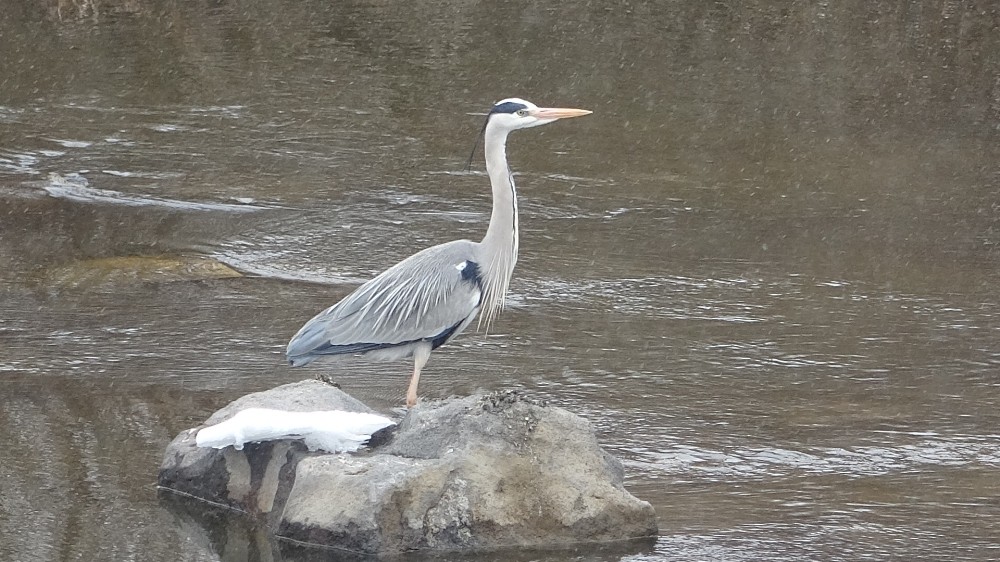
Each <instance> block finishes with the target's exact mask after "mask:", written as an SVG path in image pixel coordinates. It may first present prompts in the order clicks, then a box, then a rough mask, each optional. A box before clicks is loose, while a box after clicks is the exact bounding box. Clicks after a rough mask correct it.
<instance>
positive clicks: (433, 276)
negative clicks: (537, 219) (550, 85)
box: [286, 98, 591, 407]
mask: <svg viewBox="0 0 1000 562" xmlns="http://www.w3.org/2000/svg"><path fill="white" fill-rule="evenodd" d="M589 113H591V112H590V111H587V110H584V109H567V108H547V107H538V106H536V105H535V104H533V103H531V102H529V101H525V100H522V99H519V98H509V99H505V100H502V101H499V102H497V103H496V104H495V105H494V106H493V108H492V110H490V113H489V115H488V116H487V118H486V125H485V126H484V127H483V135H484V137H485V141H484V143H485V152H486V171H487V173H488V174H489V177H490V184H491V185H492V187H493V213H492V214H491V215H490V224H489V227H488V228H487V229H486V236H484V237H483V240H482V242H472V241H469V240H455V241H453V242H446V243H444V244H439V245H437V246H433V247H430V248H427V249H426V250H423V251H421V252H418V253H416V254H414V255H412V256H410V257H408V258H406V259H404V260H403V261H401V262H399V263H397V264H396V265H394V266H392V267H390V268H389V269H387V270H386V271H384V272H382V273H381V274H380V275H378V276H377V277H375V278H374V279H372V280H370V281H368V282H366V283H365V284H363V285H361V286H360V287H358V288H357V289H356V290H355V291H354V292H353V293H351V294H349V295H347V296H346V297H344V299H343V300H341V301H340V302H338V303H337V304H335V305H333V306H331V307H330V308H328V309H326V310H324V311H323V312H320V313H319V314H317V315H316V316H315V317H313V318H312V320H309V321H308V322H306V324H305V325H304V326H302V328H301V329H300V330H299V331H298V333H296V334H295V336H294V337H292V339H291V341H290V342H288V349H287V351H286V355H287V357H288V361H289V363H291V365H292V366H293V367H297V366H300V365H306V364H308V363H310V362H312V361H314V360H316V359H318V358H320V357H325V356H334V357H337V356H341V357H342V356H349V355H358V354H360V355H366V356H369V357H371V358H374V359H382V360H397V359H404V358H408V357H412V358H413V377H412V378H411V379H410V386H409V389H408V390H407V392H406V405H407V406H408V407H412V406H414V405H415V404H416V403H417V384H418V382H419V381H420V370H421V369H422V368H423V367H424V365H425V364H426V363H427V360H428V359H429V358H430V354H431V351H433V350H434V349H437V348H438V347H440V346H441V345H443V344H445V343H447V342H449V341H451V340H452V339H453V338H455V336H457V335H458V334H460V333H461V332H462V330H464V329H465V328H466V327H468V325H469V324H470V323H471V322H472V320H473V319H475V318H476V315H477V314H478V313H479V312H480V310H481V309H482V310H483V316H482V318H480V324H485V325H486V327H487V329H488V328H489V325H490V323H491V322H492V321H493V320H494V319H495V318H496V316H497V315H498V314H499V313H500V311H501V310H503V306H504V298H505V296H506V294H507V287H508V284H509V283H510V277H511V274H512V273H513V271H514V263H515V262H516V261H517V245H518V233H517V228H518V225H517V191H516V189H515V187H514V179H513V177H512V176H511V172H510V168H509V167H508V166H507V155H506V143H507V135H508V134H510V133H511V132H512V131H516V130H518V129H527V128H529V127H537V126H539V125H545V124H547V123H552V122H553V121H556V120H558V119H566V118H569V117H580V116H583V115H587V114H589Z"/></svg>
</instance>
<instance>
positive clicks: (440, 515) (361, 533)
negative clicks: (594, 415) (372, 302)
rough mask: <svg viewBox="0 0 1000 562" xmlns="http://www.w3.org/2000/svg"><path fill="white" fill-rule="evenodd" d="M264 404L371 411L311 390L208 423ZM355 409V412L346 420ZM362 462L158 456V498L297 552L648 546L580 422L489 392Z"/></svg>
mask: <svg viewBox="0 0 1000 562" xmlns="http://www.w3.org/2000/svg"><path fill="white" fill-rule="evenodd" d="M250 406H261V407H268V408H277V409H289V410H295V411H309V410H328V409H344V410H349V411H370V410H369V409H368V408H367V407H365V406H364V405H363V404H361V403H360V402H358V401H356V400H354V399H353V398H351V397H350V396H349V395H347V394H345V393H343V392H341V391H340V390H339V389H336V388H333V387H331V386H329V385H326V384H323V383H320V382H317V381H304V382H301V383H296V384H291V385H285V386H282V387H278V388H276V389H273V390H270V391H267V392H264V393H259V394H256V395H250V396H247V397H244V398H242V399H240V400H238V401H236V402H234V403H233V404H230V405H229V406H227V407H226V408H224V409H223V410H220V411H219V412H218V413H216V415H214V416H212V418H210V419H209V421H208V422H207V423H216V422H219V421H222V420H223V419H225V418H227V417H228V416H231V415H233V414H234V413H235V412H236V411H239V410H242V409H244V408H246V407H250ZM351 408H354V409H351ZM372 442H373V443H372V444H371V448H370V450H369V451H368V452H367V453H359V454H353V455H346V454H340V455H334V454H316V453H308V452H307V451H306V450H305V447H304V446H302V445H301V444H300V443H297V442H295V441H288V440H286V441H276V442H268V443H260V444H255V445H248V446H247V447H246V448H245V449H244V450H243V451H236V450H234V449H233V448H232V447H227V448H225V449H222V450H215V449H204V448H198V447H196V446H194V433H191V432H183V433H182V434H181V435H179V436H178V437H177V438H176V439H175V440H174V441H173V442H172V443H171V444H170V446H169V447H168V448H167V452H166V455H165V458H164V462H163V465H162V466H161V469H160V477H159V483H160V486H161V487H162V488H165V489H168V490H173V491H177V492H181V493H183V494H185V495H189V496H192V497H195V498H199V499H202V500H206V501H210V502H213V503H216V504H221V505H227V506H229V507H232V508H236V509H239V510H242V511H246V512H250V513H253V514H257V515H260V516H262V517H263V519H264V520H265V521H266V522H267V524H268V525H269V526H270V528H271V529H272V530H273V531H274V532H275V533H276V534H277V535H278V536H280V537H284V538H287V539H291V540H293V541H295V542H298V543H304V544H313V545H322V546H329V547H336V548H340V549H346V550H350V551H353V552H357V553H365V554H376V553H391V552H403V551H411V550H449V551H453V550H493V549H497V548H501V547H553V546H571V545H578V544H579V543H582V542H609V541H620V540H624V539H634V538H640V537H649V536H654V535H655V534H656V532H657V527H656V518H655V514H654V512H653V509H652V507H651V506H650V504H649V503H647V502H643V501H640V500H638V499H636V498H635V497H634V496H632V495H631V494H629V493H628V492H627V491H626V490H625V489H624V487H623V486H622V478H623V470H622V466H621V463H620V462H618V461H617V460H616V459H615V458H613V457H612V456H611V455H609V454H607V453H606V452H605V451H604V450H603V449H601V447H600V446H599V445H598V443H597V440H596V437H595V436H594V432H593V429H592V428H591V427H590V424H589V423H588V422H587V421H586V420H584V419H583V418H580V417H579V416H576V415H574V414H572V413H570V412H568V411H566V410H564V409H561V408H556V407H550V406H546V405H544V404H540V403H536V402H533V401H530V400H527V399H525V398H523V397H521V396H520V395H518V394H517V393H514V392H500V393H492V394H488V395H479V396H471V397H468V398H460V399H451V400H445V401H440V402H431V403H423V404H420V405H418V406H417V407H415V408H413V409H411V410H410V411H409V412H408V413H407V415H406V417H404V418H403V420H402V421H401V422H400V423H399V425H398V426H395V427H391V428H387V429H386V430H383V432H381V433H379V434H376V435H375V436H373V438H372Z"/></svg>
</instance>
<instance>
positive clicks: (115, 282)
mask: <svg viewBox="0 0 1000 562" xmlns="http://www.w3.org/2000/svg"><path fill="white" fill-rule="evenodd" d="M242 276H243V275H242V274H241V273H240V272H238V271H236V270H235V269H233V268H231V267H229V266H228V265H226V264H224V263H222V262H220V261H217V260H214V259H212V258H208V257H205V256H185V255H177V256H118V257H110V258H94V259H87V260H80V261H76V262H72V263H69V264H64V265H60V266H56V267H52V268H49V269H47V270H44V271H42V272H41V274H40V276H39V281H40V282H41V283H42V284H44V285H45V286H47V287H54V288H58V289H92V288H94V287H98V286H108V285H110V286H119V285H124V284H128V283H170V282H176V281H197V280H201V279H227V278H231V277H242Z"/></svg>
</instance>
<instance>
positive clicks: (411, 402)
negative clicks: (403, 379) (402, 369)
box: [406, 344, 431, 408]
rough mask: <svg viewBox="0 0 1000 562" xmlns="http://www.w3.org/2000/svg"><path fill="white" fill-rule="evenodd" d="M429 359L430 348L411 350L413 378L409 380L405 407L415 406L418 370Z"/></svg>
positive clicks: (419, 347)
mask: <svg viewBox="0 0 1000 562" xmlns="http://www.w3.org/2000/svg"><path fill="white" fill-rule="evenodd" d="M430 357H431V346H430V344H427V345H420V346H418V347H417V348H416V349H414V350H413V377H412V378H410V388H408V389H407V390H406V407H407V408H412V407H414V406H416V405H417V383H419V382H420V370H421V369H423V368H424V365H426V364H427V360H428V359H430Z"/></svg>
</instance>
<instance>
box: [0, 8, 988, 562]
mask: <svg viewBox="0 0 1000 562" xmlns="http://www.w3.org/2000/svg"><path fill="white" fill-rule="evenodd" d="M997 21H998V13H997V11H996V8H995V7H993V6H992V5H991V4H989V3H984V2H978V3H977V2H970V3H961V2H951V1H944V2H907V3H894V2H893V3H890V2H861V1H854V2H845V3H827V2H817V3H801V2H800V3H788V4H786V5H782V6H778V5H775V4H774V3H771V2H742V3H732V2H729V3H727V2H714V3H708V2H686V3H684V2H653V3H646V4H630V3H627V2H626V3H621V2H617V3H616V2H600V1H598V2H589V3H554V4H551V3H550V4H538V3H530V2H503V3H494V2H483V3H468V2H466V3H455V2H447V1H435V2H425V3H418V4H401V3H384V2H327V1H318V0H317V1H313V0H295V1H291V0H289V1H278V0H275V1H263V2H241V1H233V2H230V1H221V2H206V3H198V2H195V3H191V2H182V3H178V2H170V1H166V0H164V1H159V0H157V1H153V2H132V1H128V0H108V1H105V2H101V3H96V2H88V1H82V2H63V1H61V0H60V1H57V0H19V1H15V2H13V3H12V4H11V6H9V7H7V8H4V11H3V14H2V15H0V55H2V56H0V312H2V314H0V381H2V382H3V387H4V391H3V392H2V393H0V449H2V450H3V451H5V453H3V454H2V455H0V559H4V560H18V561H21V560H25V561H34V560H71V559H72V560H76V559H85V560H89V559H95V560H96V559H100V560H221V559H227V560H229V559H252V560H270V559H284V560H305V559H310V557H311V556H312V554H310V553H301V552H295V551H291V550H288V549H284V548H281V547H280V546H279V545H275V544H274V543H272V542H270V541H269V540H268V539H267V538H266V537H265V536H261V535H260V534H259V533H257V531H255V530H254V528H253V527H252V526H251V525H245V526H243V527H240V526H239V523H238V522H236V523H234V522H233V521H229V520H227V516H218V515H216V516H209V515H206V514H204V513H201V514H196V515H191V514H190V513H187V512H185V511H184V510H183V509H181V510H178V509H174V508H170V507H169V506H168V505H165V504H163V503H161V502H160V501H159V500H158V499H157V495H156V491H155V487H154V484H155V479H156V472H157V468H158V466H159V463H160V459H161V454H162V451H163V448H164V447H165V446H166V444H167V443H168V442H169V440H170V439H171V438H172V437H173V436H174V435H175V434H176V433H177V432H179V431H181V430H182V429H186V428H188V427H191V426H193V425H196V424H198V423H200V422H201V421H202V420H203V419H204V418H205V417H207V416H208V415H209V414H210V413H211V412H213V411H214V410H215V409H217V408H219V407H221V406H222V405H224V404H226V403H227V402H228V401H230V400H233V399H235V398H237V397H239V396H241V395H243V394H245V393H248V392H253V391H258V390H263V389H266V388H270V387H273V386H275V385H278V384H282V383H286V382H293V381H297V380H300V379H302V378H306V377H311V376H313V375H315V374H318V373H327V374H330V375H331V376H333V378H335V379H336V380H338V381H339V382H340V384H341V385H342V386H343V387H344V389H345V390H347V391H348V392H351V393H353V394H354V395H356V396H358V397H359V398H361V399H362V400H364V401H366V402H368V403H369V404H371V405H373V406H374V407H376V408H378V409H381V410H383V411H392V409H393V408H397V407H398V405H399V404H400V403H401V401H402V399H403V394H404V392H405V387H406V384H407V375H408V372H407V369H408V366H407V364H406V363H395V364H393V363H387V364H383V363H365V362H359V363H357V364H356V365H353V366H349V367H347V368H332V367H331V368H326V369H324V368H323V367H322V365H321V364H315V365H314V366H310V367H309V368H307V369H304V370H294V371H293V370H291V369H290V368H289V367H287V366H285V364H284V357H283V348H284V345H285V344H286V343H287V341H288V338H289V337H290V336H291V335H292V334H293V333H294V332H295V330H296V329H297V328H298V327H299V326H300V325H301V324H302V323H303V322H304V321H305V320H307V319H308V318H309V317H311V316H312V315H313V314H314V313H315V312H317V311H319V310H321V309H322V308H325V307H326V306H328V305H329V304H331V303H332V302H334V301H335V300H336V299H337V298H339V297H340V296H342V295H344V294H346V293H347V292H348V291H349V290H350V289H351V288H352V287H354V286H356V285H357V284H358V283H360V282H361V281H363V280H365V279H367V278H369V277H371V276H372V275H373V274H375V273H377V272H379V271H381V270H382V269H384V268H385V267H387V266H389V265H391V264H392V263H394V262H395V261H397V260H398V259H401V258H403V257H405V256H407V255H409V254H410V253H413V252H414V251H416V250H418V249H421V248H423V247H425V246H427V245H431V244H435V243H440V242H444V241H447V240H451V239H454V238H472V239H476V238H477V237H479V236H481V235H482V233H483V232H484V231H485V228H486V223H487V221H488V219H489V205H490V200H489V197H490V195H489V189H488V178H487V177H486V176H485V174H484V173H483V172H482V168H483V166H482V162H481V160H477V161H476V162H475V163H474V164H473V166H472V169H471V170H469V171H466V170H465V158H466V156H467V154H468V151H469V148H470V146H471V144H472V141H473V140H474V138H475V135H476V133H477V132H478V130H479V127H480V126H481V122H482V113H483V112H484V111H486V110H488V108H489V106H490V104H492V102H494V101H496V100H498V99H500V98H504V97H509V96H515V95H516V96H520V97H525V98H527V99H531V100H532V101H535V102H537V103H539V104H540V105H557V106H577V107H584V108H589V109H592V110H593V111H594V114H593V115H591V116H589V117H587V118H585V119H576V120H572V121H567V122H565V123H558V124H554V125H551V126H548V127H545V128H542V129H534V130H531V131H526V132H519V133H516V134H515V135H513V136H512V138H511V141H510V146H509V151H508V152H509V156H510V158H511V161H512V166H513V168H514V169H515V170H516V171H517V172H518V176H517V181H518V184H519V187H520V193H521V229H522V232H521V242H522V246H521V260H520V262H519V264H518V269H517V270H516V272H515V276H514V280H513V282H512V287H511V291H512V294H511V296H510V303H509V307H508V309H507V311H506V312H505V314H504V315H503V316H502V317H501V319H500V320H499V321H498V322H497V323H496V324H495V330H494V331H491V333H489V334H488V335H486V334H482V333H475V332H472V331H470V332H469V333H467V334H465V335H463V336H462V337H461V338H459V339H458V340H456V341H455V342H454V343H453V344H451V345H450V346H446V347H445V348H442V349H441V350H439V351H438V352H436V353H435V355H434V357H433V358H432V360H431V362H430V363H429V365H428V367H427V370H426V371H425V376H424V377H423V378H422V380H421V395H422V396H423V398H424V399H435V398H443V397H447V396H449V395H464V394H468V393H472V392H475V391H479V390H493V389H501V388H510V387H516V388H521V389H524V390H525V391H526V392H528V393H529V394H531V395H534V396H539V397H544V398H545V399H547V400H549V401H550V402H552V403H555V404H557V405H559V406H562V407H565V408H568V409H570V410H572V411H574V412H577V413H579V414H581V415H583V416H585V417H587V418H588V419H589V420H590V421H591V422H592V423H593V424H594V426H595V427H596V428H597V429H598V431H599V435H600V439H601V441H602V443H603V444H604V445H605V446H606V447H607V448H608V449H609V450H610V451H612V452H613V453H614V454H615V455H616V456H618V457H619V458H621V459H622V460H623V462H624V464H625V468H626V485H627V486H628V488H629V489H630V490H631V491H632V492H633V493H634V494H636V495H637V496H639V497H640V498H642V499H645V500H648V501H650V502H651V503H652V504H653V505H654V506H655V508H656V511H657V514H658V517H659V523H660V537H659V539H658V540H657V541H656V542H655V544H654V545H652V546H650V547H648V548H647V549H641V548H640V549H639V550H632V551H626V552H624V553H623V552H619V551H616V550H611V551H607V552H605V551H588V552H586V553H584V552H564V553H534V554H525V557H524V559H526V560H528V559H535V560H539V559H544V560H617V559H622V558H624V559H627V560H760V559H769V560H806V559H810V560H845V561H847V560H850V561H854V560H868V559H870V560H887V559H899V560H916V559H936V560H959V559H963V560H992V559H997V558H1000V492H998V490H1000V488H998V485H997V482H998V481H1000V414H998V407H1000V343H998V342H1000V250H998V245H1000V195H998V194H1000V169H998V165H997V162H1000V148H998V146H1000V145H998V143H997V141H998V134H1000V133H998V129H1000V64H998V63H1000V58H998V56H997V53H1000V35H998V32H997V29H998V28H997ZM480 158H481V157H480ZM226 266H228V267H226ZM229 268H232V269H234V270H236V271H239V272H241V273H242V274H243V276H241V277H233V276H232V275H230V274H229V273H228V272H229V271H230V270H229ZM212 521H215V523H212ZM233 525H236V526H235V527H234V526H233ZM234 529H235V530H234ZM220 533H221V535H220ZM227 533H228V535H227ZM220 536H225V537H228V538H225V540H222V539H220V538H219V537H220Z"/></svg>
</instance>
